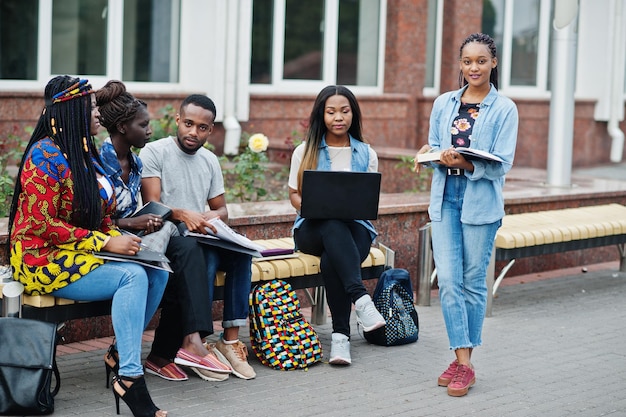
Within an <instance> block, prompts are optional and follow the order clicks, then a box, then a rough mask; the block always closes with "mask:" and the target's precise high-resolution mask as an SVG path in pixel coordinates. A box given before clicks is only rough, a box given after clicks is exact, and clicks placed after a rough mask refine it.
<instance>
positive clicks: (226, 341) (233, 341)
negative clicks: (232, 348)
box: [222, 338, 239, 345]
mask: <svg viewBox="0 0 626 417" xmlns="http://www.w3.org/2000/svg"><path fill="white" fill-rule="evenodd" d="M238 341H239V339H235V340H226V339H224V338H222V342H224V344H225V345H234V344H235V343H237V342H238Z"/></svg>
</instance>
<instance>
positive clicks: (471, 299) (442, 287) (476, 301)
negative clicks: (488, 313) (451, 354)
mask: <svg viewBox="0 0 626 417" xmlns="http://www.w3.org/2000/svg"><path fill="white" fill-rule="evenodd" d="M466 184H467V179H466V178H465V177H464V176H448V178H447V181H446V186H445V190H444V197H443V205H442V210H441V221H439V222H432V223H431V230H432V244H433V256H434V259H435V266H436V268H437V280H438V283H439V298H440V300H441V310H442V312H443V318H444V321H445V323H446V330H447V332H448V340H449V342H450V349H453V350H456V349H460V348H473V347H476V346H480V345H481V344H482V339H481V334H482V328H483V320H484V318H485V310H486V304H487V282H486V278H487V267H488V266H489V259H490V257H491V251H492V250H493V244H494V239H495V236H496V232H497V231H498V228H499V227H500V224H501V221H497V222H495V223H490V224H484V225H470V224H463V223H461V208H462V206H463V196H464V194H465V186H466Z"/></svg>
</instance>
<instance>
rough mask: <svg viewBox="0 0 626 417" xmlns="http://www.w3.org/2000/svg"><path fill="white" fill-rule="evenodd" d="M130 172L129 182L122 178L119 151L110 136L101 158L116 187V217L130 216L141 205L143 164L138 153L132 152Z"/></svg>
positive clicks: (105, 141) (102, 150) (105, 143)
mask: <svg viewBox="0 0 626 417" xmlns="http://www.w3.org/2000/svg"><path fill="white" fill-rule="evenodd" d="M131 155H132V160H131V161H130V174H129V176H128V184H126V183H125V182H124V181H123V180H122V167H120V164H119V162H118V160H117V153H116V152H115V148H114V147H113V144H112V143H111V139H110V138H106V139H105V140H104V143H103V144H102V148H101V149H100V158H101V159H102V163H103V165H104V169H105V171H106V173H107V175H108V177H109V179H110V180H111V182H112V183H113V187H114V188H115V199H116V200H117V208H116V214H115V215H114V216H113V217H115V218H123V217H128V216H130V215H131V214H133V213H134V212H135V211H136V210H137V206H138V205H139V188H140V187H141V171H142V170H143V164H142V163H141V159H139V157H138V156H137V155H135V154H134V153H132V152H131Z"/></svg>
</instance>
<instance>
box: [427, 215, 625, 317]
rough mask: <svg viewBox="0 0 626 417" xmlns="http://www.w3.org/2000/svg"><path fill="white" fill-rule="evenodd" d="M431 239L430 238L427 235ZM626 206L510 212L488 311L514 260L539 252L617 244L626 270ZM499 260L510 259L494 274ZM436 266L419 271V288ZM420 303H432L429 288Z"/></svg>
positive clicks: (499, 242)
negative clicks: (430, 269)
mask: <svg viewBox="0 0 626 417" xmlns="http://www.w3.org/2000/svg"><path fill="white" fill-rule="evenodd" d="M428 239H429V238H428ZM625 244H626V207H625V206H622V205H620V204H606V205H599V206H589V207H577V208H566V209H559V210H547V211H538V212H533V213H523V214H508V215H506V216H504V218H503V219H502V227H500V229H498V232H497V233H496V239H495V242H494V250H493V252H492V256H491V262H490V263H489V267H488V269H487V289H488V294H487V312H486V315H487V316H488V317H489V316H491V314H492V306H493V297H494V295H495V294H496V292H497V290H498V286H499V285H500V283H501V282H502V280H503V279H504V277H505V275H506V273H507V272H508V271H509V270H510V269H511V267H512V266H513V264H514V263H515V260H516V259H518V258H526V257H531V256H538V255H548V254H555V253H561V252H567V251H573V250H580V249H590V248H597V247H602V246H611V245H617V247H618V250H619V254H620V271H622V272H626V252H625V246H624V245H625ZM496 261H509V262H508V264H507V265H505V266H504V267H503V268H502V270H501V271H500V273H499V275H498V277H497V278H496V277H495V272H496V271H495V264H496ZM435 278H436V270H434V271H432V273H431V271H423V272H422V273H421V274H420V277H419V280H420V289H421V288H431V287H432V284H433V283H434V280H435ZM426 281H430V282H426ZM418 299H419V300H422V301H420V302H418V304H419V305H429V304H430V301H429V300H430V291H428V292H427V294H420V295H419V297H418Z"/></svg>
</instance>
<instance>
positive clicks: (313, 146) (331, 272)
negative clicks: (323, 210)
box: [288, 85, 385, 365]
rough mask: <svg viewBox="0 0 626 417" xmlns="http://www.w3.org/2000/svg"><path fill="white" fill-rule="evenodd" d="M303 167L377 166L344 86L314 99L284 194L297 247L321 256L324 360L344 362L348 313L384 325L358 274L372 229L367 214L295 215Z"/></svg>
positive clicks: (367, 326) (370, 325) (368, 327)
mask: <svg viewBox="0 0 626 417" xmlns="http://www.w3.org/2000/svg"><path fill="white" fill-rule="evenodd" d="M305 170H322V171H359V172H376V171H377V170H378V157H377V155H376V152H375V151H374V150H373V149H372V148H371V147H370V146H369V145H368V144H367V143H365V141H364V140H363V137H362V136H361V110H360V108H359V104H358V102H357V100H356V98H355V97H354V94H353V93H352V92H351V91H350V90H349V89H347V88H346V87H343V86H336V85H331V86H328V87H325V88H324V89H323V90H322V91H321V92H320V93H319V94H318V96H317V98H316V99H315V103H314V104H313V109H312V111H311V116H310V118H309V129H308V131H307V133H306V138H305V142H303V143H302V144H300V145H299V146H298V147H296V149H295V150H294V152H293V156H292V158H291V170H290V173H289V184H288V185H289V199H290V201H291V204H292V205H293V206H294V207H295V209H296V210H297V212H298V216H297V218H296V221H295V223H294V227H293V237H294V241H295V244H296V249H298V250H300V251H302V252H304V253H308V254H311V255H316V256H320V257H321V265H320V266H321V271H322V277H323V279H324V286H325V287H326V298H327V300H328V306H329V308H330V313H331V316H332V322H333V333H332V345H331V350H330V360H329V362H330V363H331V364H333V365H349V364H350V363H351V362H352V360H351V358H350V313H351V311H352V303H354V304H355V307H356V316H357V321H358V322H359V323H360V324H361V325H362V326H363V330H364V331H366V332H369V331H372V330H375V329H378V328H380V327H382V326H384V325H385V320H384V318H383V317H382V315H381V314H380V313H379V312H378V311H377V310H376V307H375V306H374V303H373V302H372V299H371V298H370V296H369V294H368V292H367V289H366V288H365V286H364V285H363V281H362V279H361V263H362V262H363V261H364V260H365V258H366V257H367V256H368V254H369V251H370V246H371V244H372V241H373V240H374V238H375V237H376V230H374V227H373V226H372V224H371V223H370V222H369V221H367V220H340V219H306V218H303V217H301V216H300V209H301V206H302V176H303V172H304V171H305Z"/></svg>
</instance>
